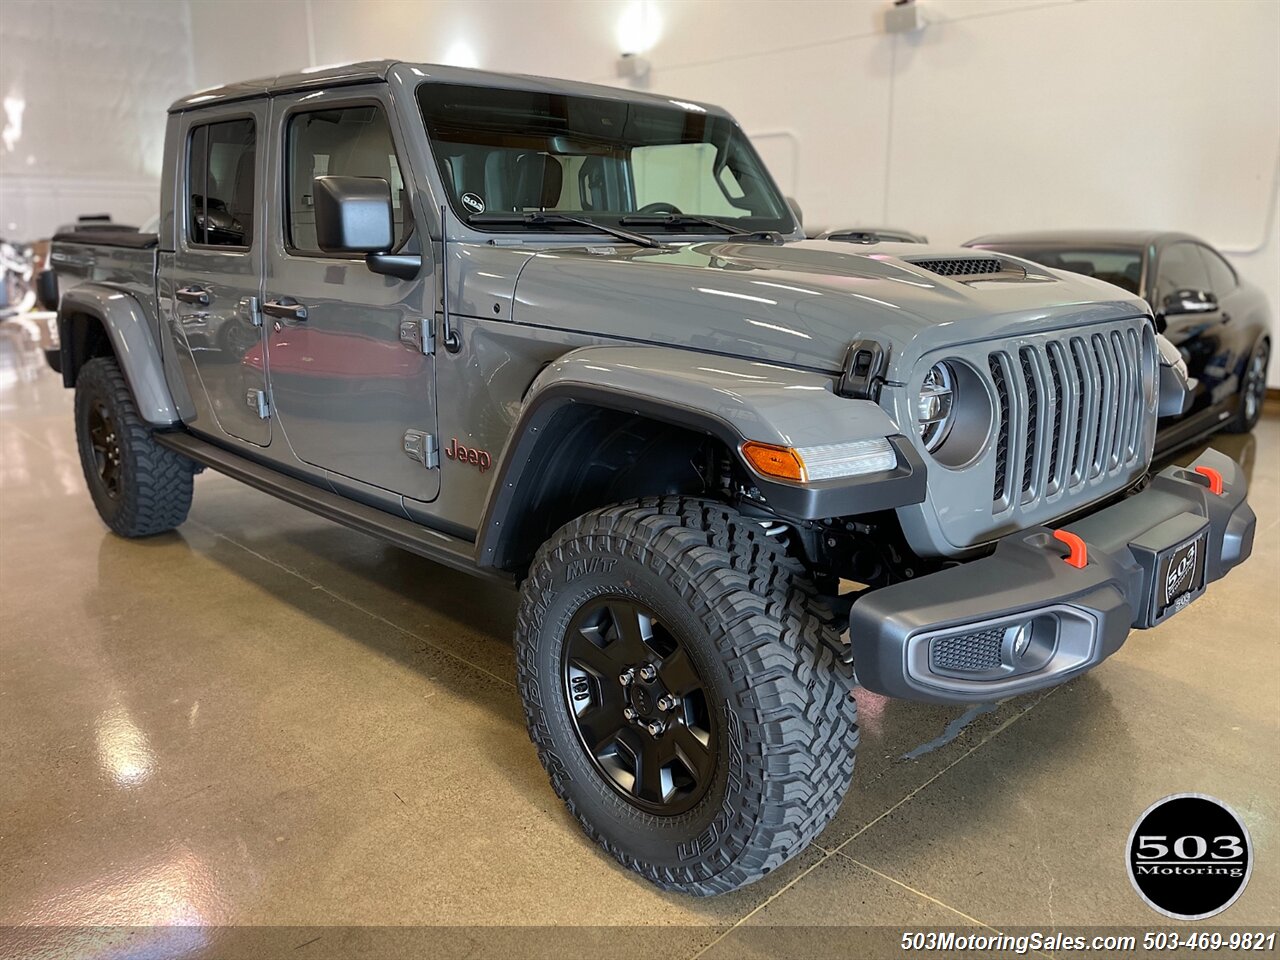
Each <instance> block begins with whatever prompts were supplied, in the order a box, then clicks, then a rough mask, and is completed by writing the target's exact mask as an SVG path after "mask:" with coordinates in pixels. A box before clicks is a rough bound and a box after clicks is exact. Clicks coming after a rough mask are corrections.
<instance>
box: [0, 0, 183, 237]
mask: <svg viewBox="0 0 1280 960" xmlns="http://www.w3.org/2000/svg"><path fill="white" fill-rule="evenodd" d="M190 50H191V43H190V37H189V32H188V10H187V8H186V5H185V3H164V2H155V0H150V2H148V0H126V2H111V3H104V2H97V0H80V2H66V0H58V2H51V0H44V2H40V0H36V2H32V0H0V100H2V101H3V111H2V112H0V124H3V127H4V130H3V135H2V136H0V235H3V236H5V237H11V238H13V239H16V240H30V239H35V238H37V237H42V236H48V235H49V233H50V232H51V231H52V230H53V229H54V228H55V227H56V226H57V225H58V224H59V223H65V222H67V221H69V220H74V219H75V218H76V216H77V215H79V214H81V213H111V214H112V215H113V216H114V217H115V218H116V219H117V220H119V221H121V222H128V223H133V224H139V223H141V222H142V221H143V220H145V219H147V218H148V217H150V216H152V215H153V214H154V213H155V210H156V204H157V193H158V190H159V184H160V162H161V158H162V149H161V148H162V145H163V139H164V122H165V108H166V107H168V105H169V104H170V103H171V102H172V101H173V100H175V99H177V98H178V97H179V96H181V95H182V94H183V93H185V92H187V91H189V90H190V88H191V86H192V84H193V82H194V75H193V73H192V70H191V67H190V59H191V58H190Z"/></svg>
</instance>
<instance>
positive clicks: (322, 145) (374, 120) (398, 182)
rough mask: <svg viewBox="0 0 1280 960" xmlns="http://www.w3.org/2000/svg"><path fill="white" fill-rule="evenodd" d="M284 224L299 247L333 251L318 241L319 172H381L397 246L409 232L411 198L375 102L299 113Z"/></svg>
mask: <svg viewBox="0 0 1280 960" xmlns="http://www.w3.org/2000/svg"><path fill="white" fill-rule="evenodd" d="M287 137H288V141H287V142H288V148H289V149H288V157H289V160H288V172H289V176H288V179H289V195H288V198H287V200H286V202H287V203H288V211H287V217H286V221H285V222H286V226H287V229H288V242H289V247H290V249H291V250H293V251H294V252H295V253H303V254H311V255H317V254H318V255H322V256H329V254H325V253H323V251H321V249H320V246H319V244H317V243H316V213H315V196H314V192H313V184H314V182H315V179H316V177H337V176H344V177H379V178H381V179H383V180H386V181H387V184H388V185H389V186H390V188H391V207H392V213H393V215H394V217H395V225H396V246H397V247H399V246H400V243H401V242H402V241H403V239H404V237H405V233H406V230H405V226H406V217H405V209H406V208H407V206H408V199H407V195H406V192H405V188H404V180H403V178H402V177H401V175H400V164H399V163H398V162H397V160H396V148H395V144H394V142H393V141H392V139H391V128H390V126H388V124H387V115H386V113H384V112H383V110H382V107H380V106H378V105H376V104H360V105H357V106H348V107H338V108H336V109H332V110H316V111H312V112H309V113H296V114H294V115H293V116H292V117H290V119H289V129H288V134H287Z"/></svg>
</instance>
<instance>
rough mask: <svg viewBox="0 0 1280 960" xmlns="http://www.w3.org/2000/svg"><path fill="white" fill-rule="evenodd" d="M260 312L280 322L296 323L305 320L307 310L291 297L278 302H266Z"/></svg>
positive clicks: (282, 298)
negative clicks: (289, 321) (276, 318)
mask: <svg viewBox="0 0 1280 960" xmlns="http://www.w3.org/2000/svg"><path fill="white" fill-rule="evenodd" d="M262 312H263V313H265V314H266V315H267V316H269V317H278V318H279V319H281V320H292V321H293V322H294V323H297V322H298V321H300V320H305V319H307V308H306V307H304V306H303V305H302V304H300V303H299V302H298V301H297V300H295V299H293V297H281V298H280V299H279V300H268V301H267V302H266V303H264V304H263V305H262Z"/></svg>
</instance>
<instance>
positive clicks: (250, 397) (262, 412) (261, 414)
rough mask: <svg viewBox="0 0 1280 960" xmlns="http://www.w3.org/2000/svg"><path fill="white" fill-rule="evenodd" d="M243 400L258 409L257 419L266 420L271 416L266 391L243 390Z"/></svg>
mask: <svg viewBox="0 0 1280 960" xmlns="http://www.w3.org/2000/svg"><path fill="white" fill-rule="evenodd" d="M244 402H245V403H246V404H247V405H248V406H249V407H251V408H252V409H254V410H257V411H258V419H259V420H266V419H267V418H268V417H270V416H271V404H270V403H268V402H267V391H265V390H248V391H246V392H245V395H244Z"/></svg>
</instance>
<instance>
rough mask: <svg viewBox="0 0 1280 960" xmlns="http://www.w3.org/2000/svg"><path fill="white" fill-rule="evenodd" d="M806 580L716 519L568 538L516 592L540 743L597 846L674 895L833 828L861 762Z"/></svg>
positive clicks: (607, 515) (542, 557) (831, 635)
mask: <svg viewBox="0 0 1280 960" xmlns="http://www.w3.org/2000/svg"><path fill="white" fill-rule="evenodd" d="M837 645H838V636H837V634H836V630H835V627H834V624H833V618H832V617H831V615H830V613H829V611H827V610H826V608H825V606H824V605H823V604H822V603H821V602H820V601H819V600H818V599H817V598H816V596H815V593H814V589H813V586H812V584H811V583H810V581H809V579H808V577H807V576H806V573H805V570H804V568H803V566H802V565H801V564H800V563H799V562H798V561H797V560H795V559H794V558H792V557H790V556H788V554H787V553H786V551H785V549H784V547H783V545H782V544H781V543H778V542H777V541H776V540H774V539H772V538H770V537H769V536H767V535H766V534H765V530H764V528H763V527H762V526H761V525H760V524H758V523H756V522H754V521H752V520H749V519H747V518H745V517H743V516H742V515H740V514H738V513H737V512H735V511H734V510H732V509H730V508H728V507H725V506H723V505H721V504H717V503H711V502H707V501H700V500H692V499H683V498H675V497H667V498H655V499H646V500H641V501H637V502H633V503H627V504H622V505H619V506H613V507H608V508H605V509H601V510H596V511H592V512H591V513H587V514H585V515H583V516H582V517H579V518H578V519H576V520H574V521H572V522H571V523H569V524H567V525H566V526H564V527H563V528H561V529H560V530H559V531H558V532H557V533H556V534H555V535H554V536H553V537H552V538H551V539H550V540H549V541H548V542H547V543H546V544H544V545H543V547H542V548H541V549H540V550H539V552H538V554H537V556H536V557H535V559H534V561H533V564H532V567H531V569H530V572H529V576H528V578H527V579H526V581H525V583H524V586H523V588H522V594H521V605H520V613H519V619H518V626H517V632H516V647H517V669H518V674H519V683H520V692H521V696H522V699H523V701H524V708H525V716H526V719H527V721H528V725H529V733H530V736H531V738H532V740H533V742H534V744H535V745H536V746H537V748H538V756H539V758H540V759H541V761H542V763H543V766H544V767H545V768H546V770H547V772H548V774H549V775H550V778H551V784H552V787H553V788H554V789H555V791H556V793H557V794H559V796H560V797H561V798H562V799H563V800H564V801H565V804H566V805H567V806H568V808H569V810H570V812H571V813H572V814H573V815H574V816H575V817H576V818H577V820H578V822H579V823H580V824H581V826H582V828H583V829H584V830H585V831H586V833H587V834H588V836H590V837H592V838H593V839H594V840H596V841H597V842H598V843H600V844H601V845H602V846H603V847H604V848H605V849H606V850H607V851H608V852H609V853H610V854H612V855H613V856H614V857H615V858H616V859H617V860H619V861H620V862H621V863H622V864H624V865H625V866H627V867H629V868H630V869H632V870H634V871H636V872H637V873H639V874H641V875H642V876H644V877H646V878H647V879H649V880H651V881H653V882H654V883H656V884H658V885H659V886H662V887H664V888H668V889H676V890H681V891H684V892H686V893H692V894H697V895H707V894H717V893H724V892H726V891H729V890H734V889H736V888H738V887H741V886H743V885H744V884H748V883H751V882H753V881H755V880H758V879H759V878H760V877H762V876H764V875H765V874H767V873H769V872H770V871H771V870H773V869H775V868H776V867H778V866H780V865H781V864H782V863H784V862H786V861H787V860H788V859H790V858H791V857H793V856H795V855H796V854H797V853H799V852H800V851H801V850H803V849H804V848H805V846H806V845H807V844H808V843H809V841H810V840H812V839H813V838H814V837H815V836H817V834H818V833H819V832H820V831H821V830H822V829H823V827H825V826H826V825H827V823H829V822H830V820H831V818H832V817H833V816H834V815H835V812H836V810H837V808H838V807H839V805H840V802H841V800H842V798H843V797H844V794H845V791H846V790H847V789H848V786H849V782H850V779H851V777H852V774H853V763H854V754H855V752H856V749H857V744H858V730H857V724H856V705H855V703H854V700H853V697H852V695H851V693H850V691H851V687H852V677H851V671H850V669H849V667H848V666H847V665H846V664H844V663H842V662H841V660H840V658H839V657H837V656H836V655H835V652H834V651H835V648H836V646H837Z"/></svg>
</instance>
